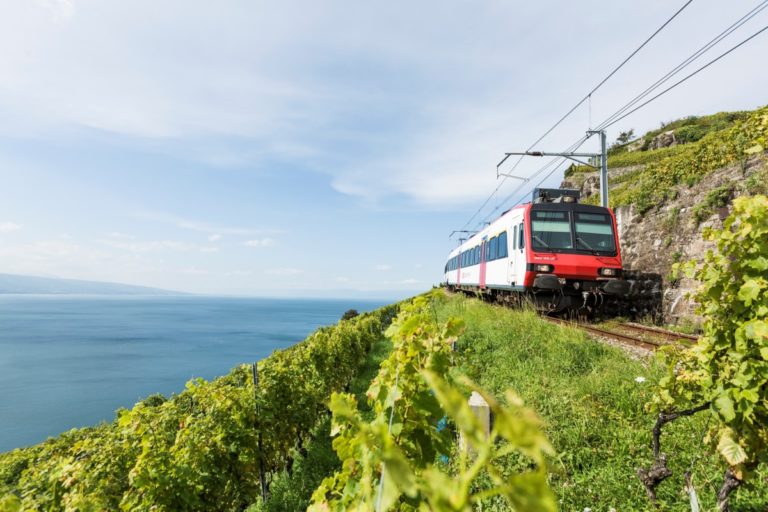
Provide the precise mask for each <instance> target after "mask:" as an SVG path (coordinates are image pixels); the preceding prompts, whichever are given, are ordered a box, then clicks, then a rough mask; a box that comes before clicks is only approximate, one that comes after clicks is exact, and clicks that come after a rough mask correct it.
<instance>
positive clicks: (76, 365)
mask: <svg viewBox="0 0 768 512" xmlns="http://www.w3.org/2000/svg"><path fill="white" fill-rule="evenodd" d="M386 303H387V302H385V301H370V300H360V299H349V300H337V299H332V300H331V299H329V300H293V299H261V298H258V299H256V298H223V297H221V298H220V297H198V296H179V297H133V296H132V297H95V296H89V297H86V296H27V295H0V451H7V450H10V449H13V448H17V447H20V446H26V445H29V444H34V443H37V442H40V441H43V440H45V439H46V438H47V437H49V436H55V435H56V434H58V433H60V432H62V431H65V430H68V429H71V428H73V427H83V426H88V425H94V424H96V423H99V422H100V421H105V420H106V421H111V420H112V419H113V418H114V412H115V410H116V409H118V408H120V407H131V406H133V404H135V403H136V402H137V401H138V400H140V399H141V398H143V397H146V396H148V395H151V394H153V393H163V394H166V395H169V394H171V393H178V392H179V391H181V390H183V389H184V384H185V382H186V381H188V380H189V379H191V378H193V377H202V378H204V379H212V378H214V377H217V376H219V375H223V374H225V373H227V372H228V371H229V370H230V369H231V368H232V367H234V366H236V365H238V364H240V363H247V362H253V361H255V360H259V359H263V358H264V357H266V356H268V355H269V354H270V353H271V352H272V351H273V350H275V349H280V348H285V347H288V346H290V345H292V344H294V343H296V342H297V341H300V340H302V339H304V338H305V337H306V336H307V335H308V334H309V333H310V332H312V331H313V330H315V329H316V328H317V327H319V326H322V325H328V324H333V323H335V322H337V321H338V319H339V318H340V317H341V315H342V314H343V313H344V312H345V311H346V310H348V309H351V308H354V309H357V310H358V311H361V312H362V311H370V310H372V309H376V308H378V307H380V306H383V305H385V304H386Z"/></svg>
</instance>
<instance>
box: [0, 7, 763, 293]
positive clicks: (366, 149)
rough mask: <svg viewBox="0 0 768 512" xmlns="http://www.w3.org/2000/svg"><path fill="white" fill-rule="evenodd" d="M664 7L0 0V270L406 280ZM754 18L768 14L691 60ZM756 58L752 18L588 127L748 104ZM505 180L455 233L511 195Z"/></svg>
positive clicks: (675, 52)
mask: <svg viewBox="0 0 768 512" xmlns="http://www.w3.org/2000/svg"><path fill="white" fill-rule="evenodd" d="M683 3H684V2H683V1H675V2H670V1H662V0H649V1H646V2H616V1H610V0H585V1H582V2H569V1H568V2H567V1H558V2H555V1H542V2H520V1H501V0H487V1H483V0H475V1H472V2H470V1H466V0H451V1H448V2H445V1H441V2H437V1H433V0H423V1H421V2H403V1H400V0H392V1H388V2H340V1H336V0H328V1H324V2H310V1H307V0H303V1H295V0H286V1H282V2H262V1H257V0H248V1H235V0H230V1H221V2H204V1H197V0H184V1H180V0H166V1H163V2H157V1H147V0H133V1H131V2H118V1H106V0H0V8H1V9H2V13H3V15H2V16H0V119H2V123H0V272H3V273H14V274H28V275H42V276H56V277H65V278H75V279H88V280H102V281H115V282H123V283H128V284H138V285H146V286H154V287H160V288H166V289H172V290H179V291H184V292H191V293H203V294H218V295H255V296H307V297H309V296H312V297H323V296H327V297H332V296H335V297H342V296H367V297H393V298H394V297H405V296H407V295H410V294H413V293H416V292H419V291H422V290H425V289H427V288H429V287H430V286H431V285H433V284H437V283H439V282H440V280H441V278H442V269H443V265H444V263H445V259H446V256H447V253H448V252H449V251H450V250H451V249H452V248H453V247H455V245H456V243H457V240H456V238H455V237H454V238H452V239H449V234H450V233H451V231H453V230H456V229H461V228H462V227H463V226H464V225H465V224H466V223H467V221H468V220H469V219H470V217H472V215H473V214H474V213H475V212H476V211H477V210H478V208H479V207H480V206H481V204H483V202H484V201H485V199H486V198H487V197H488V195H489V194H490V193H491V191H493V190H494V188H495V187H496V186H497V185H498V184H499V183H500V182H499V181H498V180H497V176H496V164H497V163H498V161H499V160H500V159H501V158H502V156H503V154H504V152H506V151H521V150H525V149H526V148H527V147H528V146H529V145H530V144H531V143H533V142H534V141H535V140H536V139H537V138H538V137H539V136H540V135H541V134H542V133H544V131H545V130H546V129H547V128H549V127H550V126H551V125H552V124H553V123H554V122H555V121H556V120H557V119H559V118H560V116H562V115H563V114H564V113H565V112H566V111H567V110H568V109H570V107H572V106H573V105H574V104H575V103H576V102H577V101H579V100H580V99H581V98H582V97H584V95H585V94H586V93H587V92H588V91H589V90H590V89H591V88H592V87H594V86H595V85H596V84H597V83H598V82H599V81H600V80H601V79H602V78H603V77H604V76H605V75H606V74H607V73H608V72H609V71H610V70H611V69H612V68H614V67H615V66H616V65H618V64H619V63H620V62H621V61H622V60H623V59H624V58H625V57H626V56H627V55H629V54H630V52H631V51H632V50H634V49H635V48H636V47H637V46H639V45H640V43H641V42H642V41H644V40H645V39H646V38H647V37H648V36H649V35H650V34H651V33H653V31H655V30H656V29H657V28H658V27H659V26H660V25H661V24H662V23H663V22H664V21H666V20H667V19H668V18H669V17H670V16H671V15H672V14H673V13H674V12H675V11H676V10H677V9H678V8H679V7H680V6H682V5H683ZM757 4H758V2H757V1H756V0H753V1H751V2H748V1H742V0H731V1H729V2H722V1H718V0H694V1H693V2H692V3H691V4H690V6H688V7H687V8H686V9H685V10H684V11H683V12H682V13H681V14H680V15H679V16H678V17H677V18H676V19H675V20H674V21H672V23H670V24H669V26H668V27H666V28H665V29H664V30H663V31H662V32H661V33H660V34H659V35H658V36H657V37H656V38H655V39H653V41H651V43H649V44H648V46H646V47H645V48H643V49H642V50H641V51H640V52H639V53H638V54H637V55H636V56H635V57H634V58H633V59H632V60H631V61H630V62H629V63H628V64H627V65H626V66H625V67H624V68H622V69H621V70H620V71H619V72H618V73H617V74H616V75H615V76H614V77H612V78H611V79H610V80H609V81H608V82H607V83H606V84H605V85H604V86H603V87H601V88H600V89H599V90H598V91H597V92H596V93H595V94H594V95H593V96H592V99H591V101H590V102H588V103H587V104H585V105H583V106H582V107H580V108H579V109H577V110H576V111H575V112H574V113H573V115H572V116H571V117H569V118H568V119H567V120H566V122H564V123H563V124H562V125H561V126H559V127H558V129H557V130H555V131H553V133H551V134H550V135H549V136H548V137H547V138H545V139H544V140H543V141H542V142H541V144H540V145H539V146H540V147H538V148H537V149H540V150H544V151H560V150H563V149H564V148H565V147H566V146H568V145H569V144H570V143H571V142H573V141H574V140H575V139H577V138H578V137H579V136H581V135H582V134H583V133H584V132H585V131H586V130H587V129H588V128H590V127H592V126H595V125H597V124H598V122H599V121H601V120H602V119H604V118H605V117H606V116H608V115H609V114H610V113H612V112H613V111H614V110H616V109H617V108H618V107H619V106H621V105H622V104H623V103H624V102H626V101H627V100H628V99H630V98H631V97H632V96H634V95H635V94H637V93H638V92H640V91H642V90H643V89H645V87H646V86H648V85H650V84H651V83H653V82H654V81H655V80H656V79H657V78H659V77H660V76H662V75H663V74H665V73H666V72H667V71H668V70H669V69H670V68H672V67H674V66H675V65H676V64H677V63H679V62H680V61H682V60H683V59H685V58H686V57H687V56H688V55H690V54H691V53H692V52H694V51H695V50H696V49H698V48H699V47H700V46H701V45H703V44H704V43H706V42H707V41H709V40H710V39H711V38H712V37H714V36H715V35H716V34H717V33H719V32H720V31H721V30H723V29H725V28H726V27H727V26H729V25H730V24H731V23H733V22H734V21H736V20H737V19H738V18H740V17H741V16H742V15H743V14H745V13H746V12H747V11H749V10H750V9H752V8H754V7H755V6H756V5H757ZM766 24H768V10H766V11H765V12H761V13H760V14H759V15H757V16H756V17H755V18H754V19H753V20H751V21H750V22H749V23H748V24H746V25H745V26H744V27H743V28H742V29H740V30H739V31H737V32H736V33H734V34H733V35H732V36H730V37H729V38H727V39H726V40H724V41H723V42H722V43H720V45H718V46H717V47H716V48H715V49H714V50H713V51H712V52H711V53H710V54H708V55H707V56H705V57H703V58H702V59H701V60H700V61H698V63H700V64H703V63H705V62H706V61H707V60H709V59H710V58H712V57H714V56H716V55H717V54H719V53H720V52H722V51H725V50H726V49H728V48H729V47H731V46H733V45H734V44H736V43H737V42H739V41H741V40H742V39H744V38H746V37H747V36H748V35H751V34H752V33H754V32H755V31H757V30H758V29H760V28H762V27H763V26H765V25H766ZM766 54H768V32H767V33H763V34H762V35H761V36H758V37H757V38H756V39H754V40H753V41H751V42H750V43H748V44H747V45H745V46H744V47H742V48H740V49H738V50H736V51H735V52H734V53H732V54H731V55H729V56H727V57H725V58H724V59H723V60H722V61H720V62H718V63H716V64H714V65H713V66H712V67H710V68H708V69H707V70H705V71H704V72H702V73H700V74H699V75H697V76H695V77H694V78H692V79H691V80H689V81H688V82H686V83H685V84H683V85H681V86H680V87H678V88H677V89H675V90H674V91H672V92H670V93H669V94H666V95H665V96H663V97H662V98H660V99H659V100H657V101H655V102H654V103H652V104H650V105H648V106H647V107H645V108H643V109H641V110H640V111H638V112H637V113H635V114H633V115H632V116H630V117H628V118H627V119H625V120H623V121H622V122H621V123H618V124H616V125H614V126H613V127H611V128H610V129H609V131H608V139H609V141H611V140H614V139H615V138H616V136H617V134H618V133H619V132H620V131H624V130H627V129H629V128H634V129H635V132H637V133H642V132H644V131H646V130H649V129H654V128H657V127H658V126H659V124H660V122H663V121H669V120H672V119H675V118H679V117H684V116H687V115H702V114H710V113H714V112H718V111H725V110H729V111H730V110H741V109H754V108H757V107H759V106H762V105H765V104H766V103H768V96H766V84H768V66H765V65H764V62H765V55H766ZM695 67H698V66H692V67H691V68H689V69H690V70H693V69H695ZM681 76H682V75H681ZM582 149H584V150H585V151H596V150H597V149H598V147H597V141H596V140H590V141H589V142H588V143H587V144H586V145H585V146H584V147H583V148H582ZM541 164H542V162H541V160H540V159H531V160H525V161H523V162H522V163H521V165H520V166H519V167H518V168H517V169H516V170H515V173H516V174H517V175H519V176H523V177H525V176H529V175H531V174H532V173H534V172H535V171H536V170H537V169H538V168H539V167H540V166H541ZM561 178H562V172H559V171H558V172H555V173H554V174H553V175H552V177H551V178H550V179H549V180H548V181H547V182H545V184H544V185H550V186H557V184H558V183H559V181H560V179H561ZM518 183H519V182H518V181H517V180H511V179H510V180H507V181H506V182H504V184H503V185H502V187H501V189H500V190H499V192H498V194H497V195H496V196H495V197H494V198H492V199H491V200H490V201H489V202H488V204H487V205H486V207H485V208H484V209H483V210H482V211H481V212H480V214H479V215H478V216H477V217H476V218H475V219H473V222H472V223H471V224H472V225H471V226H470V227H474V223H476V222H478V221H480V222H481V221H482V220H483V219H484V218H485V217H486V216H491V218H492V217H493V216H494V215H497V213H498V212H500V211H502V210H503V209H504V208H505V207H506V206H508V205H510V204H511V203H513V202H515V201H516V200H518V199H520V198H521V197H523V196H527V195H528V194H529V193H530V191H529V189H528V188H525V187H523V188H520V189H519V190H518V189H516V187H517V186H518ZM507 198H509V200H508V201H507V200H506V199H507Z"/></svg>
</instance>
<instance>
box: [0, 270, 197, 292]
mask: <svg viewBox="0 0 768 512" xmlns="http://www.w3.org/2000/svg"><path fill="white" fill-rule="evenodd" d="M2 293H13V294H51V295H65V294H92V295H185V294H183V293H181V292H174V291H169V290H161V289H159V288H149V287H147V286H133V285H129V284H120V283H105V282H99V281H81V280H78V279H59V278H52V277H37V276H20V275H14V274H0V294H2Z"/></svg>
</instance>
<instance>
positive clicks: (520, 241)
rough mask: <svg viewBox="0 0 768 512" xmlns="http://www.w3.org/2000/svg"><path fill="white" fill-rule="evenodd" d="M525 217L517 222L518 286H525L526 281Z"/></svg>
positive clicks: (516, 263)
mask: <svg viewBox="0 0 768 512" xmlns="http://www.w3.org/2000/svg"><path fill="white" fill-rule="evenodd" d="M525 232H526V229H525V217H522V218H521V219H520V222H518V224H517V237H516V242H515V243H516V245H517V249H516V250H515V258H516V259H515V281H516V283H517V286H524V283H525V263H526V261H525Z"/></svg>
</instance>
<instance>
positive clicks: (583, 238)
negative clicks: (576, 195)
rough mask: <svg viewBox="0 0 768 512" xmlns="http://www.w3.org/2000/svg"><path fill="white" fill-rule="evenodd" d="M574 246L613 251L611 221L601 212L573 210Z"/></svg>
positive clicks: (614, 248)
mask: <svg viewBox="0 0 768 512" xmlns="http://www.w3.org/2000/svg"><path fill="white" fill-rule="evenodd" d="M574 215H575V217H576V218H575V219H574V227H575V229H576V233H575V234H576V237H575V238H576V248H577V249H584V250H587V251H600V252H606V251H607V252H613V251H615V250H616V241H615V238H614V236H613V222H612V221H611V217H610V216H609V215H606V214H603V213H581V212H574Z"/></svg>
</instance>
